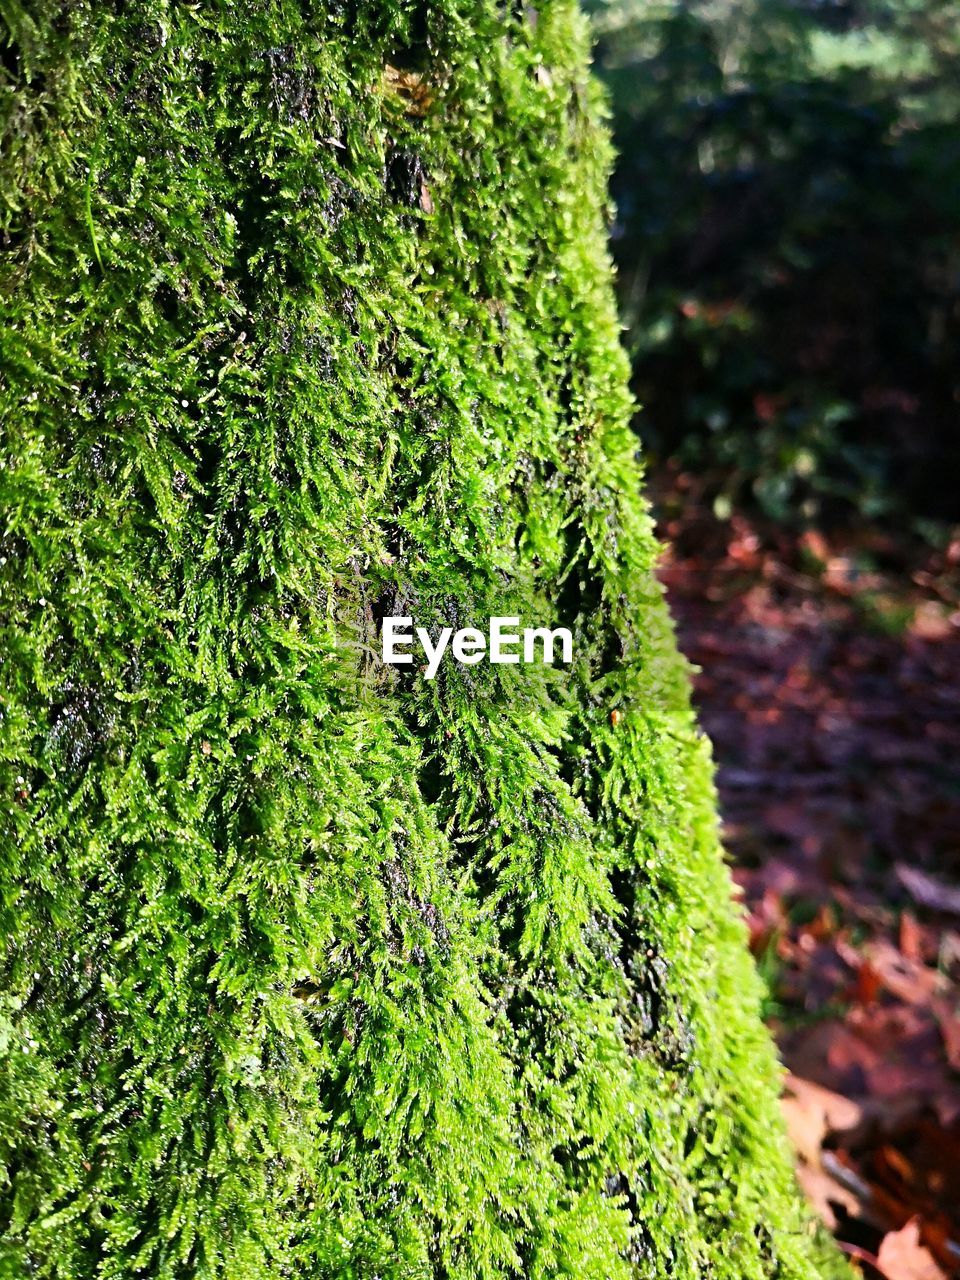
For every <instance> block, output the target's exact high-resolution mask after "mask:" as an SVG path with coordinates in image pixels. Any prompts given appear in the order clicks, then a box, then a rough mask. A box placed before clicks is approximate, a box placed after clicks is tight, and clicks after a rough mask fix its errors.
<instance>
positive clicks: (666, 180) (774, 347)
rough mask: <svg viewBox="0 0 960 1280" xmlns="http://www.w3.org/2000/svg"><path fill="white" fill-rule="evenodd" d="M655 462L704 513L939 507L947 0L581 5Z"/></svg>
mask: <svg viewBox="0 0 960 1280" xmlns="http://www.w3.org/2000/svg"><path fill="white" fill-rule="evenodd" d="M588 8H589V9H590V11H591V15H592V17H593V19H594V23H595V27H596V32H597V49H596V65H597V70H598V72H599V74H600V76H601V78H602V79H604V80H605V81H606V83H607V85H608V88H609V92H610V95H611V102H612V111H613V125H614V133H615V140H616V144H617V148H618V152H619V161H618V165H617V169H616V173H615V176H614V181H613V196H614V199H615V201H616V206H617V211H618V212H617V219H616V222H615V225H614V228H613V247H614V254H615V257H616V260H617V265H618V269H619V279H620V290H621V305H622V314H623V318H624V323H625V326H626V328H627V335H626V338H627V343H628V347H629V350H630V354H631V358H632V362H633V370H634V391H635V393H636V395H637V398H638V400H639V401H640V403H641V404H642V405H643V407H644V412H643V413H642V414H641V415H640V416H639V419H638V429H639V431H640V433H641V435H642V437H643V440H644V444H645V446H646V451H647V455H648V458H649V460H650V462H651V464H652V466H653V468H654V469H656V468H657V467H658V466H662V465H666V466H668V467H671V466H672V467H673V468H675V469H683V470H687V471H691V472H693V473H695V474H696V475H697V476H698V477H699V479H700V481H702V483H703V485H704V491H705V496H706V497H707V499H708V501H709V502H710V503H711V504H712V506H713V510H714V512H715V514H716V515H718V516H720V517H721V518H725V517H726V516H728V515H729V514H730V513H731V512H732V511H734V510H737V509H754V510H757V511H758V512H759V513H763V514H764V515H766V516H769V517H771V518H773V519H774V520H776V521H777V522H779V523H784V524H796V525H805V524H807V525H817V526H819V527H830V526H837V525H841V526H842V525H849V524H857V523H858V522H863V521H869V522H876V521H880V522H882V523H883V522H891V523H896V524H897V525H898V526H899V527H900V528H901V529H903V530H904V532H906V530H907V528H909V529H910V530H911V531H912V532H915V533H920V534H923V535H925V536H926V537H928V538H931V539H936V538H937V537H938V536H939V535H940V534H941V531H944V534H945V526H946V523H947V522H949V521H954V520H956V519H957V492H958V481H960V447H958V440H957V428H956V422H957V416H958V413H960V359H958V356H960V11H958V7H957V5H956V3H955V0H688V2H687V3H672V4H664V3H657V2H656V0H622V2H621V3H610V2H609V0H592V2H591V3H589V4H588Z"/></svg>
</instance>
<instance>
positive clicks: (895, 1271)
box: [877, 1218, 946, 1280]
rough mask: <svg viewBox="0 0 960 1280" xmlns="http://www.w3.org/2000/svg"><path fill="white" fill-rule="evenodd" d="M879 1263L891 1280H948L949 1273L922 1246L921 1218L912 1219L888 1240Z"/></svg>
mask: <svg viewBox="0 0 960 1280" xmlns="http://www.w3.org/2000/svg"><path fill="white" fill-rule="evenodd" d="M877 1261H878V1262H879V1263H880V1269H881V1271H883V1273H884V1274H885V1275H886V1276H888V1277H889V1280H946V1272H944V1271H941V1270H940V1268H939V1267H938V1266H937V1264H936V1262H934V1260H933V1254H932V1253H931V1252H930V1250H929V1249H925V1248H924V1247H923V1245H922V1244H921V1243H920V1219H919V1218H911V1219H910V1221H909V1222H908V1223H907V1225H906V1226H905V1227H902V1228H901V1229H900V1230H899V1231H890V1232H888V1233H887V1234H886V1235H885V1236H884V1238H883V1243H882V1244H881V1245H880V1252H879V1253H878V1255H877Z"/></svg>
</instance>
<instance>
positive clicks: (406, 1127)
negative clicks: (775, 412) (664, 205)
mask: <svg viewBox="0 0 960 1280" xmlns="http://www.w3.org/2000/svg"><path fill="white" fill-rule="evenodd" d="M2 12H3V14H4V15H5V17H6V19H7V22H8V24H9V26H10V30H11V33H12V34H11V36H10V38H9V39H8V40H7V43H6V45H5V46H4V49H3V66H4V72H3V80H2V82H0V100H2V104H3V108H2V109H3V116H4V122H5V126H4V159H3V168H2V174H3V178H2V182H3V192H2V195H3V199H2V201H0V208H2V210H3V212H2V215H0V216H2V219H3V221H2V233H3V236H4V252H3V258H2V264H0V298H2V304H0V306H2V317H0V319H2V327H0V343H2V353H0V354H2V368H3V371H4V377H3V385H2V400H0V404H2V421H3V433H2V437H0V506H2V511H3V525H2V545H0V591H2V595H0V639H2V646H3V654H4V661H3V663H2V674H0V779H2V797H3V806H2V817H0V822H2V826H0V839H2V856H3V896H2V898H0V929H2V934H3V936H4V938H5V940H6V941H5V944H4V947H3V951H2V974H3V978H4V982H5V986H6V989H7V993H8V994H7V997H6V1003H5V1004H4V1005H3V1006H2V1007H0V1008H2V1017H0V1077H2V1079H3V1081H4V1082H5V1087H4V1088H3V1089H2V1091H0V1143H2V1145H3V1150H4V1153H5V1156H6V1159H5V1162H4V1163H5V1165H6V1169H7V1173H6V1176H5V1180H4V1181H3V1182H2V1183H0V1203H2V1219H3V1224H4V1226H5V1234H4V1236H3V1241H2V1244H0V1275H2V1276H4V1277H6V1276H10V1277H19V1276H33V1277H44V1278H49V1280H54V1278H56V1280H87V1278H92V1277H97V1278H98V1280H120V1278H121V1277H124V1278H126V1277H131V1276H134V1275H140V1274H142V1275H149V1276H155V1277H169V1278H173V1277H224V1278H226V1277H229V1278H230V1280H242V1278H246V1277H249V1278H250V1280H253V1278H254V1277H256V1278H257V1280H260V1277H263V1276H276V1277H281V1276H294V1275H297V1276H311V1277H338V1278H340V1277H342V1278H346V1277H357V1278H358V1280H359V1278H362V1280H372V1278H373V1277H375V1276H381V1277H398V1278H399V1277H411V1278H412V1277H427V1276H430V1277H441V1276H443V1277H449V1278H451V1280H453V1278H462V1280H466V1277H471V1278H477V1280H480V1278H487V1277H496V1276H515V1277H524V1280H534V1278H538V1277H541V1278H543V1280H546V1278H547V1277H558V1276H576V1277H578V1278H581V1280H590V1278H594V1277H595V1278H596V1280H601V1278H602V1280H609V1278H611V1277H658V1278H659V1277H667V1276H670V1277H672V1278H674V1280H683V1278H684V1277H694V1276H711V1277H717V1278H723V1277H730V1280H751V1278H753V1277H773V1276H776V1277H782V1278H784V1280H786V1278H788V1277H790V1278H792V1277H797V1278H799V1277H809V1276H812V1275H815V1274H819V1275H823V1276H826V1275H828V1274H830V1273H832V1270H834V1269H835V1264H834V1263H833V1261H832V1259H831V1258H830V1257H829V1255H824V1256H825V1257H826V1259H827V1260H826V1261H820V1259H821V1252H820V1248H821V1247H820V1245H819V1244H818V1243H817V1242H816V1241H815V1240H814V1238H813V1236H812V1235H811V1232H810V1230H809V1227H808V1224H807V1220H806V1218H805V1216H804V1214H803V1212H802V1211H801V1210H800V1208H799V1201H798V1200H797V1198H796V1195H795V1191H794V1187H793V1183H792V1177H791V1173H790V1165H789V1158H788V1154H787V1152H786V1150H785V1146H784V1141H783V1138H782V1134H781V1130H780V1125H779V1120H778V1117H777V1103H776V1092H777V1067H776V1063H775V1058H774V1054H773V1051H772V1048H771V1045H770V1043H769V1041H768V1039H767V1037H766V1035H765V1033H764V1031H763V1029H762V1026H761V1023H760V1019H759V1015H758V996H759V992H758V983H757V979H756V977H755V974H754V971H753V969H752V966H751V964H750V961H749V958H748V955H747V952H746V948H745V943H744V930H743V927H742V925H741V923H740V922H739V920H738V919H737V918H736V914H735V912H734V910H733V908H732V906H731V903H730V888H729V883H728V877H727V873H726V871H725V870H724V867H723V863H722V860H721V856H720V852H719V849H718V844H717V831H716V820H715V812H714V797H713V791H712V783H711V774H710V764H709V759H708V749H707V746H706V744H705V742H704V741H703V739H702V738H701V737H700V736H699V734H698V732H697V729H696V726H695V724H694V721H693V718H692V715H691V711H690V706H689V701H688V690H687V673H686V671H685V668H684V666H683V663H682V661H681V660H680V659H679V658H678V656H677V653H676V649H675V646H674V641H673V637H672V633H671V629H670V624H669V621H668V618H667V615H666V612H665V608H664V604H663V601H662V598H661V594H660V591H659V589H658V588H657V586H656V585H655V583H654V581H653V578H652V575H651V564H652V562H653V559H654V556H655V554H656V548H655V545H654V541H653V538H652V535H651V529H650V523H649V520H648V517H647V515H646V511H645V508H644V506H643V504H642V501H641V499H640V498H639V496H638V490H639V469H638V464H637V462H636V460H635V441H634V439H633V438H632V436H631V434H630V432H629V429H628V416H629V411H630V406H629V403H628V400H627V396H626V392H625V385H626V365H625V361H624V358H623V356H622V354H621V352H620V350H619V347H618V342H617V323H616V317H615V314H614V310H613V304H612V300H611V290H610V280H609V267H608V263H607V259H606V257H605V255H604V251H603V239H604V237H603V226H604V218H605V213H606V210H605V208H604V196H603V191H604V182H605V176H606V172H607V166H608V162H609V154H608V146H607V142H606V138H605V135H604V133H603V131H602V129H601V128H600V127H599V126H598V124H597V120H598V117H599V110H598V102H597V96H596V91H595V89H594V87H593V85H592V84H591V82H590V81H589V79H588V77H587V73H586V70H585V68H586V63H587V38H586V33H585V30H584V27H583V23H582V21H581V19H580V17H579V15H578V14H577V12H576V11H575V9H574V8H573V7H572V6H571V5H570V4H569V3H567V0H556V2H551V3H548V4H546V5H544V6H543V7H542V8H541V10H540V11H539V12H538V13H535V12H534V11H533V10H532V9H531V8H529V7H527V8H521V7H518V8H517V10H516V11H515V12H513V11H509V12H504V11H502V10H501V9H499V8H498V7H497V5H495V4H494V3H492V2H488V0H438V3H435V4H421V3H417V4H411V3H407V4H404V3H397V4H385V3H382V2H377V3H373V2H372V0H369V2H367V0H333V3H332V4H331V5H330V6H329V7H328V8H322V7H317V8H316V9H314V7H313V6H308V5H294V4H292V3H287V2H284V0H248V2H247V3H244V4H229V5H228V4H225V3H214V2H213V0H209V2H208V0H201V3H198V4H196V5H190V6H187V5H171V4H167V3H163V2H162V0H135V2H132V3H129V4H124V5H112V4H106V3H102V2H100V0H98V2H97V3H93V0H75V2H74V3H71V4H69V5H68V4H62V5H59V4H56V3H53V2H52V0H39V2H38V3H35V4H33V5H30V6H29V8H25V7H23V6H22V5H21V4H20V3H18V2H17V0H5V3H4V4H3V6H2ZM511 604H514V605H516V606H517V607H518V608H519V609H520V610H521V611H522V613H523V615H524V617H525V618H526V619H528V620H533V619H543V620H551V621H554V622H559V623H565V624H567V625H570V626H572V627H573V628H574V629H575V632H576V635H577V637H578V651H577V662H576V667H575V670H574V671H573V673H572V674H571V673H570V672H566V673H564V674H560V673H558V672H554V673H552V674H550V673H547V674H542V673H541V674H540V675H539V676H538V675H537V673H536V670H535V669H534V668H525V669H522V670H521V671H518V670H517V669H512V668H508V667H491V668H482V669H481V668H461V667H457V666H453V667H450V666H447V667H444V668H443V669H442V672H441V674H440V675H438V677H437V679H436V680H434V681H431V682H426V681H424V680H423V679H422V676H421V675H420V674H419V673H417V672H408V671H404V670H402V669H399V670H392V669H384V668H383V667H382V666H380V665H379V664H378V662H377V660H376V650H377V623H378V619H379V618H380V617H381V616H383V615H384V614H389V613H402V612H404V611H405V607H406V606H415V611H416V614H417V617H418V621H430V620H439V619H440V618H445V619H448V620H451V621H455V622H456V624H457V625H467V624H469V623H471V622H475V621H480V622H481V624H482V625H484V626H485V620H486V617H487V616H488V615H489V614H491V613H502V612H509V611H510V609H509V607H505V606H509V605H511ZM613 711H616V712H617V713H618V714H617V715H616V716H613V715H611V713H612V712H613Z"/></svg>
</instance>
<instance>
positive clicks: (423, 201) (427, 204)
mask: <svg viewBox="0 0 960 1280" xmlns="http://www.w3.org/2000/svg"><path fill="white" fill-rule="evenodd" d="M420 208H421V209H422V210H423V212H424V213H433V197H432V196H431V194H430V188H429V187H428V186H427V184H426V183H425V182H421V183H420Z"/></svg>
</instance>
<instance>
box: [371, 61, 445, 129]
mask: <svg viewBox="0 0 960 1280" xmlns="http://www.w3.org/2000/svg"><path fill="white" fill-rule="evenodd" d="M383 84H384V87H385V88H386V89H387V90H388V91H389V92H390V93H393V94H396V96H397V97H398V98H400V99H401V101H402V102H403V108H404V111H405V112H406V113H407V115H409V116H425V115H426V114H427V111H428V110H429V109H430V106H431V104H432V102H433V91H432V90H431V88H430V86H429V85H427V84H425V83H424V79H423V76H422V75H421V74H420V72H419V71H401V70H400V68H399V67H395V66H393V65H392V64H391V63H389V62H388V63H387V64H386V66H385V67H384V68H383Z"/></svg>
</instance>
